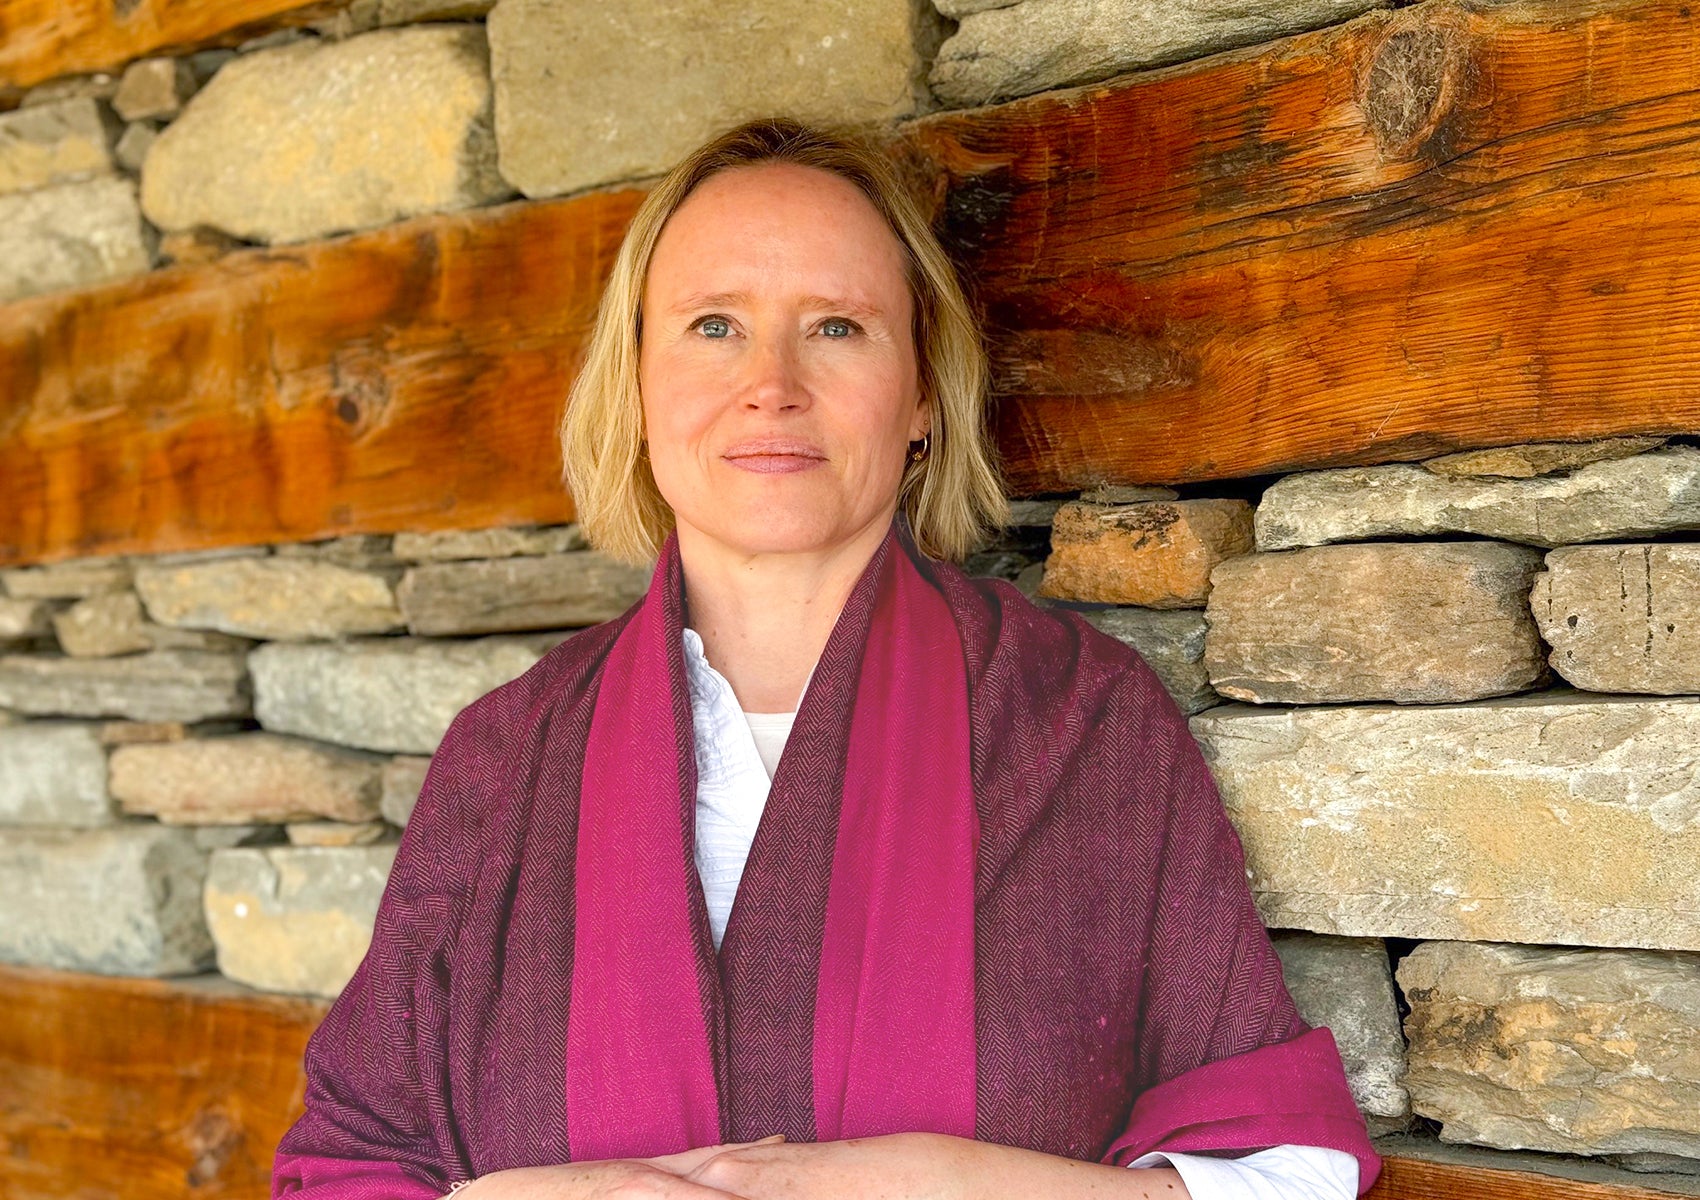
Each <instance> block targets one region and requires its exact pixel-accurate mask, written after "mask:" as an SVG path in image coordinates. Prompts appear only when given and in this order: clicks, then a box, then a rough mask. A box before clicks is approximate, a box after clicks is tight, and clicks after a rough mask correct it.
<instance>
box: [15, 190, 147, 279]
mask: <svg viewBox="0 0 1700 1200" xmlns="http://www.w3.org/2000/svg"><path fill="white" fill-rule="evenodd" d="M153 254H154V247H153V242H152V237H151V235H150V234H149V233H148V231H147V230H146V229H145V228H144V227H143V224H142V213H141V210H140V209H139V208H137V207H136V185H135V184H134V183H132V182H131V181H130V180H128V179H125V178H123V177H121V176H117V175H106V176H101V177H98V178H95V179H87V180H83V181H82V182H80V183H60V184H55V185H54V186H52V187H43V188H36V189H35V190H34V191H28V192H15V193H12V194H10V195H0V303H3V302H6V301H11V300H21V299H23V298H24V297H26V296H35V295H40V294H41V293H44V292H56V291H60V290H63V289H66V288H76V287H83V286H85V285H88V284H94V283H104V282H106V281H108V280H113V279H123V278H126V277H128V276H131V275H135V274H138V273H140V272H142V271H145V270H147V269H148V268H149V267H151V266H152V265H153Z"/></svg>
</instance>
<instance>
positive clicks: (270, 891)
mask: <svg viewBox="0 0 1700 1200" xmlns="http://www.w3.org/2000/svg"><path fill="white" fill-rule="evenodd" d="M395 852H396V848H395V846H393V845H389V846H335V847H332V846H279V847H275V848H266V849H234V850H218V851H215V852H214V853H213V856H212V867H211V869H210V871H209V872H208V875H207V885H206V917H207V925H208V926H209V928H210V929H211V930H212V935H213V940H214V942H215V943H216V944H217V946H218V969H219V970H220V971H221V972H222V973H223V974H224V975H226V976H227V977H229V978H231V979H234V980H236V981H237V982H238V983H245V984H247V985H248V986H249V987H255V988H261V989H263V990H265V991H272V992H295V993H305V994H308V995H315V996H335V995H337V994H339V993H340V992H341V991H342V989H343V987H344V986H345V985H346V984H347V983H348V979H349V977H350V976H351V975H353V974H354V970H355V968H356V967H358V966H359V965H360V960H361V959H362V958H364V957H365V955H366V949H367V947H368V946H369V945H370V944H371V941H372V926H373V923H374V921H375V920H376V918H377V912H378V901H379V899H380V898H381V897H382V896H383V892H384V885H385V883H386V882H387V881H388V879H389V870H390V865H391V863H392V862H393V861H394V859H395Z"/></svg>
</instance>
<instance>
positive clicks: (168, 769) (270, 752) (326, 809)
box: [110, 732, 383, 825]
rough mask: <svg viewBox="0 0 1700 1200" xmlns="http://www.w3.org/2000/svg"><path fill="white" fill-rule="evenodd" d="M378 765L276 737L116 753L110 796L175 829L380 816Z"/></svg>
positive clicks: (358, 755)
mask: <svg viewBox="0 0 1700 1200" xmlns="http://www.w3.org/2000/svg"><path fill="white" fill-rule="evenodd" d="M382 766H383V759H382V758H380V757H379V756H377V755H373V754H366V753H363V752H361V751H358V750H347V749H343V748H341V747H338V746H327V745H323V744H320V743H315V742H309V741H304V740H301V739H298V738H292V737H283V736H280V735H278V734H275V733H258V732H249V733H238V734H235V735H233V736H230V737H211V738H186V739H184V740H182V741H176V742H155V743H142V744H135V745H128V746H119V747H118V748H116V749H115V750H113V751H112V756H111V760H110V772H111V783H110V787H111V791H112V795H113V796H114V798H116V799H117V801H118V803H119V806H120V807H121V808H122V809H123V810H124V811H125V812H127V813H141V814H146V815H150V816H155V817H158V818H159V819H160V820H161V821H164V822H166V823H167V824H172V825H243V824H253V823H266V822H276V821H298V820H307V819H310V818H313V817H329V818H333V819H335V820H339V821H370V820H372V819H374V818H375V817H377V815H378V800H379V797H380V794H381V789H382V781H381V778H380V776H379V771H380V769H381V768H382Z"/></svg>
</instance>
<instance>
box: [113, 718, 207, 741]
mask: <svg viewBox="0 0 1700 1200" xmlns="http://www.w3.org/2000/svg"><path fill="white" fill-rule="evenodd" d="M188 736H189V727H188V726H187V725H185V724H183V722H181V721H106V722H103V723H102V724H101V726H100V744H101V745H103V746H109V747H110V746H139V745H143V744H145V743H149V742H180V741H182V740H183V739H184V738H186V737H188Z"/></svg>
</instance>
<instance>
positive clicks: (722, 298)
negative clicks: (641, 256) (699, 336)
mask: <svg viewBox="0 0 1700 1200" xmlns="http://www.w3.org/2000/svg"><path fill="white" fill-rule="evenodd" d="M749 302H750V294H749V293H748V292H700V293H698V294H696V295H694V296H687V297H685V298H684V299H683V300H681V301H680V302H679V303H677V304H675V305H672V306H671V307H670V308H669V310H668V311H669V312H674V313H683V312H689V311H694V310H696V309H699V308H724V307H737V306H739V305H747V304H749ZM803 305H804V307H806V308H816V309H825V310H828V311H831V312H841V313H848V314H849V315H851V316H854V317H883V316H885V312H884V310H882V309H880V308H876V307H875V306H874V305H871V304H868V303H865V302H864V301H861V300H851V299H848V298H846V297H842V296H838V297H834V296H804V297H803Z"/></svg>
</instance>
